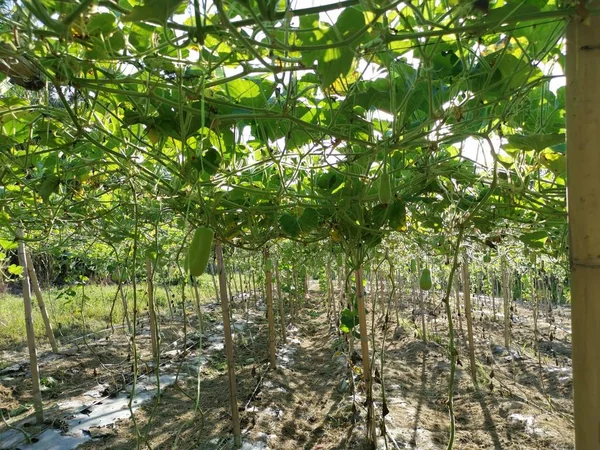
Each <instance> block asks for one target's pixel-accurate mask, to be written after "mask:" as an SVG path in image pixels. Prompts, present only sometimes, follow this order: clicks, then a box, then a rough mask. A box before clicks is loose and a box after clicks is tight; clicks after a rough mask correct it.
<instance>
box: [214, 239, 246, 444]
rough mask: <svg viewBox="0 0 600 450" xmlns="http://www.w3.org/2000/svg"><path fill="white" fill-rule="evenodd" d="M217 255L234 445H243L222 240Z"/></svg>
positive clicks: (218, 244) (216, 249) (217, 248)
mask: <svg viewBox="0 0 600 450" xmlns="http://www.w3.org/2000/svg"><path fill="white" fill-rule="evenodd" d="M215 252H216V256H217V271H218V272H219V287H220V297H221V315H222V316H223V333H224V334H225V353H226V356H227V373H228V375H229V400H230V403H231V423H232V425H233V446H234V448H240V447H241V446H242V432H241V426H240V416H239V413H238V405H237V385H236V381H235V359H234V357H233V339H232V338H231V323H230V321H229V298H228V296H227V274H226V273H225V264H224V263H223V247H222V245H221V242H220V241H217V242H216V243H215Z"/></svg>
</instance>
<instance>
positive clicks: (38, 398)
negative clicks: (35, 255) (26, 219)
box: [17, 228, 44, 423]
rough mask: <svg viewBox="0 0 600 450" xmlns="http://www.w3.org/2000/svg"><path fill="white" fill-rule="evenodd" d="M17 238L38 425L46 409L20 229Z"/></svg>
mask: <svg viewBox="0 0 600 450" xmlns="http://www.w3.org/2000/svg"><path fill="white" fill-rule="evenodd" d="M17 238H18V240H19V246H18V254H19V264H20V265H21V267H23V278H22V280H21V286H22V287H23V303H24V305H25V331H26V333H27V348H28V349H29V364H30V366H31V367H30V371H31V396H32V398H33V407H34V409H35V420H36V422H37V423H43V422H44V407H43V405H42V391H41V389H40V372H39V368H38V362H37V352H36V349H35V332H34V329H33V316H32V308H31V286H30V285H29V271H28V270H27V257H26V256H25V255H26V252H25V243H24V242H23V230H21V229H20V228H19V229H17Z"/></svg>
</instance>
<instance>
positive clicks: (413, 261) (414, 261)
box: [410, 258, 417, 273]
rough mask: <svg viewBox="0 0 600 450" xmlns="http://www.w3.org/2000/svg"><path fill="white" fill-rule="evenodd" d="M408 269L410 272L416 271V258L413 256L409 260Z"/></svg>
mask: <svg viewBox="0 0 600 450" xmlns="http://www.w3.org/2000/svg"><path fill="white" fill-rule="evenodd" d="M410 271H411V273H415V272H416V271H417V260H416V259H414V258H413V259H411V260H410Z"/></svg>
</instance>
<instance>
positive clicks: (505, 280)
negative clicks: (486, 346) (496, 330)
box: [501, 256, 510, 350]
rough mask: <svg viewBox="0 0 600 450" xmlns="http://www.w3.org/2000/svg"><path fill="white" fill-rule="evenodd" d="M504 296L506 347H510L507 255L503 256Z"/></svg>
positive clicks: (507, 348)
mask: <svg viewBox="0 0 600 450" xmlns="http://www.w3.org/2000/svg"><path fill="white" fill-rule="evenodd" d="M501 265H502V268H501V270H502V297H503V299H504V347H506V350H509V349H510V297H509V292H508V270H507V269H506V266H507V262H506V256H502V261H501Z"/></svg>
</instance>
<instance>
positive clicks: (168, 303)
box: [163, 280, 173, 320]
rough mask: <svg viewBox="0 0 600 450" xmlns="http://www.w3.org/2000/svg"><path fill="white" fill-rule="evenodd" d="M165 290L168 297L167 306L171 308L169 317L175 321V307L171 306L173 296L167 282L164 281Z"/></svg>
mask: <svg viewBox="0 0 600 450" xmlns="http://www.w3.org/2000/svg"><path fill="white" fill-rule="evenodd" d="M163 288H164V289H165V295H166V296H167V306H168V307H169V316H170V317H171V320H173V305H171V294H170V293H169V287H168V286H167V280H164V281H163Z"/></svg>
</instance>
